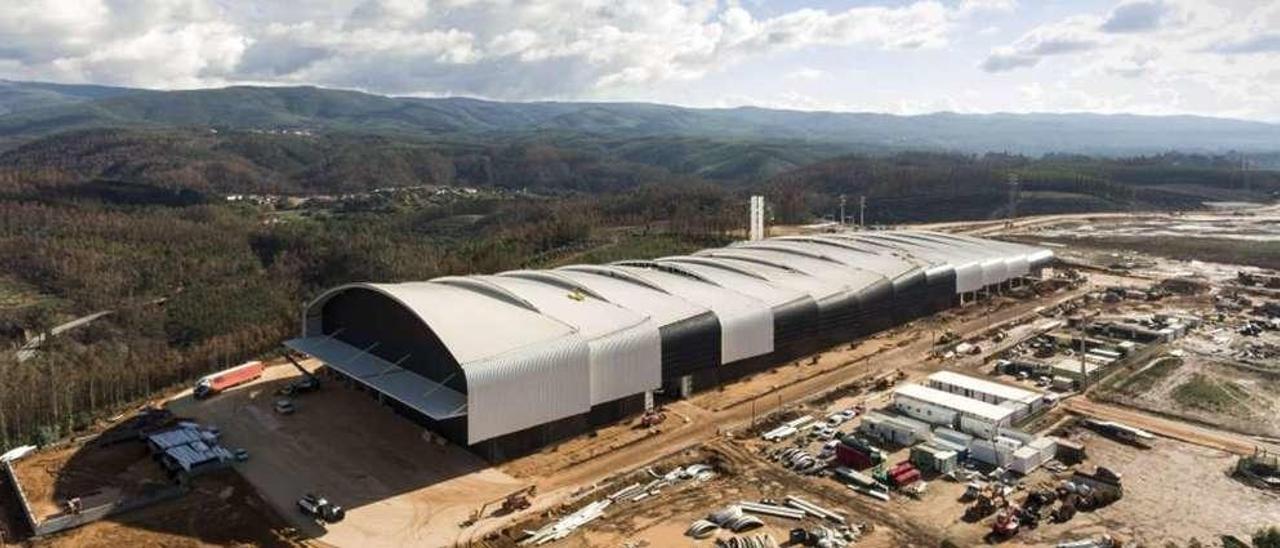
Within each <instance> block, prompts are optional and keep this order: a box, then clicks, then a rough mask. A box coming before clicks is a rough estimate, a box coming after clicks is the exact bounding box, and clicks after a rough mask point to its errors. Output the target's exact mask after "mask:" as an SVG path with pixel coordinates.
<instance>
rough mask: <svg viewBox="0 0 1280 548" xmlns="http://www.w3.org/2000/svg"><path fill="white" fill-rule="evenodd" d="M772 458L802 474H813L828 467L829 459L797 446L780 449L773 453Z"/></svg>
mask: <svg viewBox="0 0 1280 548" xmlns="http://www.w3.org/2000/svg"><path fill="white" fill-rule="evenodd" d="M770 458H772V459H773V460H774V461H777V462H779V463H781V464H782V466H783V467H785V468H788V469H790V470H793V471H795V472H797V473H800V474H813V473H816V472H818V471H819V470H822V469H824V468H826V467H827V461H825V460H823V459H819V458H818V457H815V456H813V455H812V454H810V453H809V452H808V451H805V450H802V449H798V448H795V447H788V448H786V449H782V450H779V451H777V452H775V453H773V454H772V455H771V456H770Z"/></svg>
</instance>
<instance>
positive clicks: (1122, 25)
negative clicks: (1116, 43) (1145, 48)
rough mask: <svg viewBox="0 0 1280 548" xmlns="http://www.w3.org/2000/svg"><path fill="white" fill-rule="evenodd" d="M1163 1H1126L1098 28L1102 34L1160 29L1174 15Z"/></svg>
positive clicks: (1172, 8)
mask: <svg viewBox="0 0 1280 548" xmlns="http://www.w3.org/2000/svg"><path fill="white" fill-rule="evenodd" d="M1174 11H1175V10H1174V6H1173V5H1172V4H1170V3H1167V2H1164V1H1163V0H1127V1H1125V2H1123V3H1121V4H1120V5H1118V6H1116V7H1115V8H1114V9H1112V10H1111V13H1110V14H1109V15H1107V20H1106V21H1103V22H1102V26H1101V27H1100V28H1101V29H1102V31H1103V32H1116V33H1126V32H1147V31H1152V30H1156V29H1158V28H1160V25H1162V24H1163V23H1164V22H1165V21H1166V20H1168V19H1170V18H1171V16H1172V15H1173V14H1174Z"/></svg>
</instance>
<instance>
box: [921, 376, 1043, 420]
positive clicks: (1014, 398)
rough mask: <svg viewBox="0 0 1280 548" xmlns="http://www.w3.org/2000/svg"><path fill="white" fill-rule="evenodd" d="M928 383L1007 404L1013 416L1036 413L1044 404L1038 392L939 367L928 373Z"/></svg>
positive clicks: (976, 398) (990, 401) (1017, 417)
mask: <svg viewBox="0 0 1280 548" xmlns="http://www.w3.org/2000/svg"><path fill="white" fill-rule="evenodd" d="M928 386H929V387H930V388H933V389H936V390H942V391H943V392H949V393H952V394H956V395H960V396H964V397H966V398H973V399H975V400H978V401H983V402H986V403H990V404H993V405H1001V406H1004V407H1008V408H1010V409H1013V410H1014V417H1013V419H1014V420H1018V419H1021V418H1022V417H1025V416H1027V415H1029V414H1031V413H1034V412H1036V411H1038V410H1039V409H1040V408H1042V407H1043V406H1044V394H1041V393H1039V392H1033V391H1031V390H1025V389H1022V388H1019V387H1016V386H1010V385H1007V384H1002V383H998V382H993V381H988V380H985V379H980V378H977V377H971V376H969V375H961V374H959V373H955V372H952V371H938V372H936V373H934V374H932V375H929V378H928Z"/></svg>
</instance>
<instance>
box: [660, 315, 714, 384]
mask: <svg viewBox="0 0 1280 548" xmlns="http://www.w3.org/2000/svg"><path fill="white" fill-rule="evenodd" d="M658 334H659V336H660V337H661V338H662V378H663V380H664V381H666V380H667V379H676V378H678V377H682V376H684V375H691V374H693V373H697V372H699V371H705V370H707V369H716V368H718V367H720V320H719V319H717V318H716V316H715V314H712V313H711V312H704V313H702V314H699V315H697V316H694V317H692V318H688V319H685V320H683V321H680V322H676V323H673V324H671V325H667V326H664V327H662V329H660V330H659V331H658Z"/></svg>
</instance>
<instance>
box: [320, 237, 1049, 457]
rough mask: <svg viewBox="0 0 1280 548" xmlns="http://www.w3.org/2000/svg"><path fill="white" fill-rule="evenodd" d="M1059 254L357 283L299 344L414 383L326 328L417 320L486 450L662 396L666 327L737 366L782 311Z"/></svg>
mask: <svg viewBox="0 0 1280 548" xmlns="http://www.w3.org/2000/svg"><path fill="white" fill-rule="evenodd" d="M1051 256H1052V252H1051V251H1049V250H1046V249H1041V248H1036V247H1033V246H1026V245H1022V244H1013V243H1005V242H991V241H988V240H982V239H978V238H973V237H970V236H957V235H951V234H943V233H929V232H916V231H892V232H859V233H849V234H824V235H817V236H796V237H786V238H775V239H770V240H764V241H757V242H743V243H739V244H737V245H734V246H730V247H726V248H720V249H708V250H703V251H700V252H697V253H695V254H693V255H689V256H673V257H663V258H660V259H655V260H651V261H624V262H621V263H615V264H611V265H575V266H567V267H561V268H558V269H554V270H546V271H536V270H519V271H512V272H505V273H502V274H498V275H482V276H462V277H458V276H454V277H444V278H438V279H435V280H431V281H426V282H410V283H397V284H378V283H359V284H348V285H344V286H340V287H337V288H334V289H331V290H329V291H327V292H325V293H324V294H322V295H321V296H320V297H318V298H317V299H316V300H315V301H313V302H312V303H311V304H310V305H308V309H307V313H306V314H307V315H306V322H305V324H304V328H303V336H304V338H303V339H296V340H295V341H304V343H300V344H301V346H305V347H307V348H311V349H313V350H315V351H316V352H323V353H325V354H326V355H329V356H338V355H341V356H342V357H341V359H339V361H345V362H349V363H347V365H348V366H350V367H352V368H354V369H359V370H360V372H361V373H360V375H358V377H359V378H360V379H362V380H361V382H366V381H368V382H371V383H372V382H373V381H372V380H371V379H375V378H377V379H381V378H390V376H391V375H402V374H403V375H411V374H412V373H406V372H404V371H402V370H398V369H397V367H396V364H395V363H392V362H389V361H386V360H382V359H380V358H376V357H374V356H372V355H370V353H369V348H364V349H360V348H353V347H350V346H347V347H346V348H347V349H346V350H343V349H341V348H338V347H336V346H335V345H338V344H340V342H339V341H337V339H336V338H335V337H333V336H332V335H335V334H334V333H325V332H323V331H324V323H323V322H322V321H320V316H321V314H322V310H323V309H324V304H325V302H326V301H328V300H329V299H331V298H333V297H334V296H335V295H338V294H340V293H342V292H344V291H351V290H355V289H361V290H367V291H372V292H375V293H376V294H377V295H380V296H382V297H385V298H386V299H387V300H388V301H389V302H393V303H395V304H396V306H399V307H403V309H405V310H408V311H411V313H412V314H413V316H414V317H416V318H417V319H418V320H420V322H421V327H422V329H424V330H428V331H429V332H430V334H432V335H433V336H434V337H436V338H437V339H438V340H439V344H441V345H443V347H444V348H445V349H446V350H447V352H448V354H449V358H452V360H454V362H456V364H457V366H458V367H459V368H460V370H461V372H462V374H464V375H465V376H466V390H467V394H466V395H465V398H466V405H465V414H466V415H467V417H468V419H467V421H468V439H469V440H471V441H472V442H475V441H479V440H484V439H488V438H491V437H494V436H499V435H502V434H506V433H510V432H515V431H518V430H521V429H523V428H527V427H529V426H532V425H536V424H542V423H547V422H551V421H554V420H557V419H560V418H564V417H568V416H572V415H575V414H581V413H584V412H586V411H587V410H588V409H590V407H591V406H592V405H594V404H597V403H602V402H606V401H612V400H613V399H616V398H621V397H626V396H629V395H633V394H636V393H640V392H643V391H645V390H650V389H652V388H654V387H656V386H657V385H658V383H659V382H661V379H660V367H659V366H660V364H659V363H658V361H659V360H660V357H659V355H660V354H661V349H660V337H659V332H660V330H662V329H664V328H665V327H667V326H673V325H675V324H682V325H687V324H683V323H682V322H686V320H692V319H694V318H699V319H697V321H698V322H705V321H707V320H706V318H707V317H708V316H714V320H715V322H718V323H719V333H720V337H721V340H720V343H721V348H720V354H721V355H720V363H721V364H733V363H735V362H738V361H741V360H744V359H747V358H752V357H756V356H762V355H766V354H769V353H770V352H772V351H773V350H774V335H775V334H774V331H773V330H774V318H773V310H774V309H775V308H777V307H785V306H787V305H788V304H789V303H792V302H797V301H801V300H805V299H812V300H813V301H815V302H818V303H819V304H820V306H821V303H824V302H826V303H843V302H846V301H845V299H850V298H852V299H861V298H862V297H863V296H864V292H870V293H867V294H868V295H879V294H880V293H877V292H880V291H882V289H877V288H884V287H886V286H887V284H888V283H892V282H894V281H895V280H897V279H899V278H903V277H907V276H915V275H916V273H918V272H921V271H924V272H926V273H930V275H932V274H931V273H933V272H935V271H939V270H943V269H946V270H954V271H955V272H956V275H955V280H956V281H955V283H956V288H955V290H956V291H957V292H965V291H973V290H975V289H980V288H981V287H984V286H986V285H990V284H993V283H1000V282H1004V281H1006V280H1008V279H1009V278H1010V277H1012V276H1017V275H1020V274H1022V273H1025V272H1026V269H1027V268H1028V267H1034V266H1038V265H1040V264H1043V263H1044V261H1046V260H1047V258H1048V257H1051ZM949 276H950V274H948V277H946V278H939V279H942V280H950V279H951V278H950V277H949ZM917 279H918V278H917ZM947 283H950V282H949V281H947ZM880 298H881V297H878V296H877V297H875V299H880ZM715 322H712V324H711V325H713V326H714V325H715ZM304 351H306V350H304ZM713 361H714V360H713ZM354 369H353V370H354ZM436 380H437V381H439V382H445V381H443V380H440V379H436ZM386 384H387V383H385V382H383V383H382V384H379V385H378V387H379V388H378V389H379V390H386V391H387V392H388V393H389V394H391V395H392V396H393V397H396V398H397V399H399V398H400V397H406V398H409V400H411V401H416V400H413V398H411V397H410V396H412V393H414V392H425V393H426V394H428V395H430V394H433V393H434V394H437V395H439V396H442V397H441V398H438V399H432V398H427V399H430V400H431V401H427V400H426V399H424V400H423V401H417V403H416V404H413V405H421V406H427V407H430V410H429V411H430V412H434V413H436V414H439V415H444V416H456V414H457V413H458V411H456V410H455V411H452V412H448V413H446V412H445V411H444V408H445V407H448V406H450V405H453V404H454V403H456V401H457V399H458V398H461V397H463V395H461V394H457V393H456V392H453V391H451V390H450V389H448V388H445V387H443V385H440V384H439V383H435V384H432V383H430V382H426V383H425V384H424V383H421V382H416V381H415V382H408V381H406V382H403V383H400V384H399V385H396V386H384V385H386ZM371 385H372V384H371ZM396 391H398V392H396ZM423 398H426V396H423ZM420 399H421V398H420ZM442 402H443V403H442ZM420 410H421V409H420ZM424 412H427V411H424ZM451 413H452V414H451ZM429 414H430V413H429ZM432 416H436V415H432Z"/></svg>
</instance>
